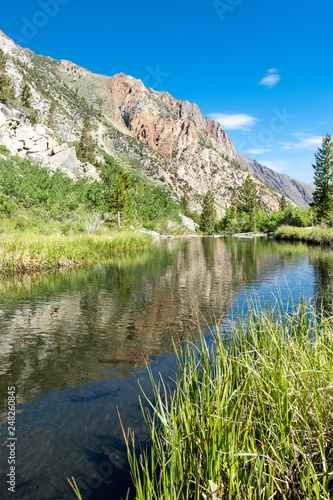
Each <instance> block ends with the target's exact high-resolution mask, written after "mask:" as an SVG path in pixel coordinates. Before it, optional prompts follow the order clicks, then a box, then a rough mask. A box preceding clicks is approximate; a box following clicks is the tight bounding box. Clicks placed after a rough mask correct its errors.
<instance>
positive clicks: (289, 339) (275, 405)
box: [123, 304, 333, 500]
mask: <svg viewBox="0 0 333 500" xmlns="http://www.w3.org/2000/svg"><path fill="white" fill-rule="evenodd" d="M213 336H214V339H213V341H211V340H210V341H209V340H208V339H209V338H210V337H211V336H210V337H208V338H207V337H205V336H204V335H201V337H200V341H199V342H193V343H192V344H190V345H188V346H187V348H185V349H182V350H181V351H180V352H178V354H177V356H178V364H179V369H178V377H177V380H176V388H174V387H168V386H167V384H166V383H165V382H164V381H163V380H162V381H159V382H156V381H155V380H153V378H152V385H153V389H154V394H155V401H149V405H150V407H151V411H150V412H149V411H147V409H144V405H143V404H142V411H143V414H144V418H145V421H146V425H147V428H148V430H149V433H150V439H151V447H149V449H146V448H143V447H140V449H139V451H138V446H137V443H136V441H135V437H134V434H133V432H132V431H131V430H130V429H129V430H128V432H125V430H124V429H123V433H124V437H125V440H126V444H127V449H128V457H129V463H130V467H131V472H132V477H133V482H134V485H135V488H136V497H135V498H136V499H138V500H148V499H163V500H177V499H191V500H192V499H193V500H199V499H212V500H217V499H249V500H252V499H267V500H268V499H275V500H278V499H295V500H296V499H317V500H319V499H329V498H332V496H333V478H332V475H333V320H332V318H331V317H326V318H324V317H323V316H321V315H320V316H317V313H316V311H315V310H310V309H309V308H308V307H307V306H306V305H305V304H301V305H299V306H294V307H293V308H292V310H291V311H290V312H287V311H284V310H283V309H282V308H280V307H278V306H276V307H275V308H273V307H271V308H266V309H265V308H264V307H262V308H259V309H256V308H255V309H254V310H252V312H251V313H250V314H249V316H248V318H247V319H246V320H244V321H241V320H238V322H237V323H234V324H233V328H232V331H231V333H230V331H229V333H228V332H221V331H220V330H219V329H216V331H215V332H214V333H213Z"/></svg>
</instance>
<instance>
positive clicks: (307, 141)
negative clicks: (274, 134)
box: [280, 132, 323, 151]
mask: <svg viewBox="0 0 333 500" xmlns="http://www.w3.org/2000/svg"><path fill="white" fill-rule="evenodd" d="M292 135H293V136H295V137H297V139H298V141H297V142H280V145H281V147H282V149H289V150H291V149H294V150H303V151H314V150H316V149H317V148H319V147H320V146H321V144H322V140H323V138H322V136H320V135H308V134H304V133H302V132H295V133H294V134H292Z"/></svg>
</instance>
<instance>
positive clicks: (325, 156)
mask: <svg viewBox="0 0 333 500" xmlns="http://www.w3.org/2000/svg"><path fill="white" fill-rule="evenodd" d="M315 158H316V164H315V165H312V166H313V168H314V170H315V174H314V184H315V186H316V189H315V192H314V193H313V203H312V204H311V206H312V207H313V208H314V210H315V215H316V219H317V220H318V221H319V222H320V221H321V220H323V219H324V218H325V217H328V216H329V215H331V214H332V213H333V140H332V137H331V134H327V135H326V136H325V137H324V138H323V142H322V147H321V148H318V153H316V155H315Z"/></svg>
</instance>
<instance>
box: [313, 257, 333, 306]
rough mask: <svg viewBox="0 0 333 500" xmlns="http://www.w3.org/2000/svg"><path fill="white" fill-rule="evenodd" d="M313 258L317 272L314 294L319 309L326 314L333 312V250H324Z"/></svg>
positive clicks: (315, 272) (315, 271)
mask: <svg viewBox="0 0 333 500" xmlns="http://www.w3.org/2000/svg"><path fill="white" fill-rule="evenodd" d="M322 252H323V253H321V254H318V255H317V256H316V258H314V259H312V265H313V269H314V274H315V283H314V295H315V304H316V307H317V308H318V310H322V311H323V312H324V314H326V315H332V313H333V285H332V279H333V252H332V251H326V252H325V251H323V250H322Z"/></svg>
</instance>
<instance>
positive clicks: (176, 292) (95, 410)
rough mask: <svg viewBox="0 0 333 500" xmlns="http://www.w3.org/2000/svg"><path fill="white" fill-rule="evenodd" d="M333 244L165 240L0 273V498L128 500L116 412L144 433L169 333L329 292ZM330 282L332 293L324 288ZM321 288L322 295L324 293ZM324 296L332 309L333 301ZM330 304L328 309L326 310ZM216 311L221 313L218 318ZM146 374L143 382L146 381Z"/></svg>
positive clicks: (168, 373)
mask: <svg viewBox="0 0 333 500" xmlns="http://www.w3.org/2000/svg"><path fill="white" fill-rule="evenodd" d="M332 270H333V253H332V252H331V251H327V250H326V251H324V250H322V249H314V248H307V247H306V246H305V245H304V244H295V245H294V244H290V243H281V244H280V243H277V242H275V241H269V240H263V239H257V240H237V239H226V240H222V239H213V238H203V239H192V240H174V241H163V242H161V243H160V244H159V245H158V246H156V248H155V249H154V250H150V251H147V252H144V253H140V254H136V255H132V256H119V257H117V258H113V259H112V260H110V261H108V262H103V263H101V264H99V265H96V266H94V267H91V268H87V269H79V270H74V271H68V272H66V273H63V274H60V273H57V274H52V275H48V276H47V275H43V276H35V277H24V278H20V279H19V278H15V279H14V278H13V279H12V280H6V281H2V282H1V284H0V292H1V298H0V344H1V349H0V375H1V376H0V394H1V404H2V407H1V411H2V420H1V422H3V425H2V427H1V445H2V446H1V447H0V470H1V472H2V474H1V478H0V497H1V498H2V499H5V500H7V498H11V499H14V498H22V499H25V500H32V499H33V500H38V499H43V500H44V499H51V498H52V499H56V498H57V499H64V498H73V495H72V493H71V490H70V488H69V486H68V484H67V482H66V477H67V476H74V477H75V478H77V482H78V484H79V485H80V488H81V489H82V492H84V495H83V497H84V498H91V499H92V500H95V499H101V500H104V499H110V498H114V499H118V498H119V499H120V497H121V496H123V497H124V496H125V495H126V491H127V487H128V485H129V484H130V481H129V471H128V465H127V457H126V453H125V447H124V442H123V436H122V432H121V427H120V423H119V419H118V414H117V408H118V409H119V412H120V415H121V418H122V420H123V423H124V426H125V428H126V429H127V427H131V428H132V429H133V430H134V431H135V434H136V437H137V440H138V441H143V442H147V438H148V436H147V431H146V429H145V425H144V421H143V417H142V415H141V410H140V406H139V400H138V396H139V395H140V394H141V389H140V386H141V387H142V389H143V390H144V391H145V393H146V394H147V395H148V396H149V397H151V396H152V394H151V387H150V380H149V376H148V374H147V371H146V363H149V364H150V367H151V370H152V373H153V376H154V377H155V378H158V377H159V374H160V373H161V374H162V375H163V377H164V378H165V379H166V380H168V381H169V383H170V384H172V382H171V380H170V377H171V378H174V377H175V372H176V368H177V367H176V360H175V356H174V355H173V354H172V353H173V349H174V348H173V338H175V339H176V340H177V339H179V340H185V341H186V340H189V339H191V338H192V335H193V334H194V335H195V334H196V332H197V330H198V326H197V324H198V318H199V322H200V323H201V326H205V325H206V324H207V323H206V321H207V322H208V324H212V323H211V321H210V318H213V317H216V318H218V319H222V320H223V319H225V318H227V317H228V316H229V315H230V313H231V312H232V311H235V310H237V309H241V310H244V308H246V301H247V299H248V297H249V296H252V295H253V294H254V293H256V294H258V296H259V297H262V298H263V300H267V301H269V300H271V299H272V298H273V299H274V297H275V296H276V293H277V290H279V293H281V294H282V296H283V297H284V298H285V300H287V298H288V295H291V296H292V298H293V299H294V300H295V301H296V300H298V299H299V297H300V296H301V294H303V295H307V296H312V295H313V294H314V292H315V293H317V295H318V296H319V295H320V294H322V295H323V292H322V291H323V290H325V294H324V295H325V296H326V295H327V296H331V295H328V294H331V283H330V282H331V276H332ZM326 292H327V293H326ZM320 296H321V295H320ZM325 307H327V308H329V307H330V303H329V302H328V303H327V304H326V305H325ZM328 310H330V311H331V310H332V309H328ZM212 321H213V320H212ZM139 383H140V386H139ZM12 385H15V386H16V388H17V398H18V412H19V413H18V415H17V437H18V444H17V447H18V455H17V456H18V459H17V464H16V465H17V467H16V470H17V489H16V493H15V494H12V493H9V492H8V490H7V485H6V479H5V474H6V473H7V472H6V471H7V469H8V464H7V449H6V446H5V445H6V433H7V430H6V426H5V424H4V422H5V414H4V412H5V410H6V406H5V405H6V395H7V387H8V386H12Z"/></svg>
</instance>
